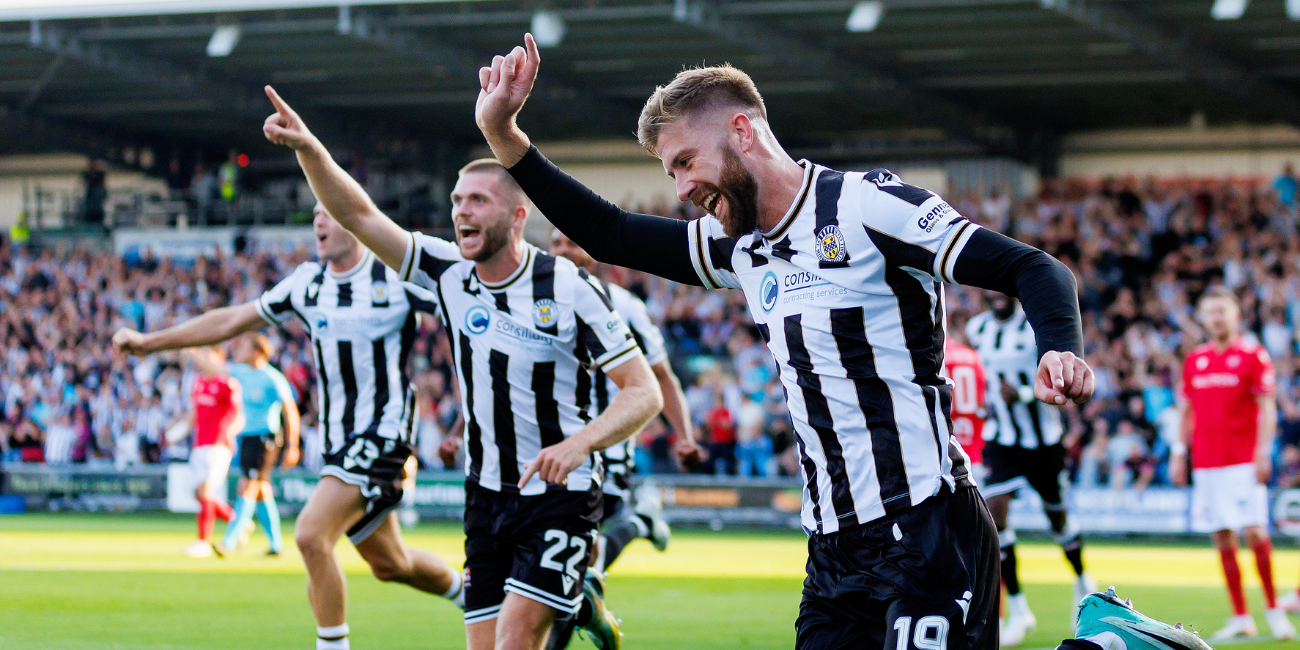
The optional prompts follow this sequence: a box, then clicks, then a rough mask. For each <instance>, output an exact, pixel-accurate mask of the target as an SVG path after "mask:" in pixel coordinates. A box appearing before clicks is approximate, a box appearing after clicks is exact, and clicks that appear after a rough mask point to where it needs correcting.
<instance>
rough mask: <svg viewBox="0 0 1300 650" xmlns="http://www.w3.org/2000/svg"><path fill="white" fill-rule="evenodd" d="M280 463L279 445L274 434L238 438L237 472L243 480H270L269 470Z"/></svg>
mask: <svg viewBox="0 0 1300 650" xmlns="http://www.w3.org/2000/svg"><path fill="white" fill-rule="evenodd" d="M279 461H280V445H279V443H278V440H277V438H276V435H275V434H274V433H263V434H253V435H247V436H240V437H239V472H240V474H242V475H243V477H244V478H247V479H252V480H257V479H269V478H271V468H273V467H275V464H276V463H277V462H279Z"/></svg>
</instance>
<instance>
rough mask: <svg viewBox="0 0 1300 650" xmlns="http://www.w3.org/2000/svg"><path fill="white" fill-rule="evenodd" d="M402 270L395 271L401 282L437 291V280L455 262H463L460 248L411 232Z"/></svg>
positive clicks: (441, 240)
mask: <svg viewBox="0 0 1300 650" xmlns="http://www.w3.org/2000/svg"><path fill="white" fill-rule="evenodd" d="M408 234H409V235H410V236H411V240H410V242H408V243H407V245H406V255H405V256H403V257H402V268H400V269H398V270H397V274H398V277H400V278H401V279H402V281H403V282H411V283H414V284H416V285H419V286H421V287H424V288H425V289H429V290H431V291H436V290H437V285H438V279H439V278H440V277H442V274H443V273H444V272H446V271H447V269H449V268H451V267H452V265H454V264H456V263H457V262H463V261H465V258H463V257H461V256H460V248H459V247H457V246H456V244H454V243H452V242H449V241H447V240H445V239H438V238H437V237H430V236H428V235H426V234H424V233H421V232H415V231H411V232H410V233H408Z"/></svg>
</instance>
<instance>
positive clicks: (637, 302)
mask: <svg viewBox="0 0 1300 650" xmlns="http://www.w3.org/2000/svg"><path fill="white" fill-rule="evenodd" d="M610 298H611V299H613V303H614V309H616V310H618V313H619V315H621V316H622V317H623V320H624V321H626V322H627V326H628V329H630V330H631V331H632V340H634V341H636V344H637V347H639V348H641V353H642V354H644V355H645V360H646V363H648V364H650V365H652V366H653V365H654V364H656V363H659V362H660V361H663V360H664V359H667V358H668V350H667V348H666V347H665V346H664V335H663V333H662V332H660V331H659V327H658V326H656V325H655V324H654V321H652V320H650V311H649V310H648V309H646V306H645V303H644V302H641V299H640V298H637V297H636V296H635V295H634V294H633V293H632V292H630V291H628V290H627V289H624V288H623V287H619V286H617V285H613V286H611V287H610Z"/></svg>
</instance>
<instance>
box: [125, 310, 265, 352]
mask: <svg viewBox="0 0 1300 650" xmlns="http://www.w3.org/2000/svg"><path fill="white" fill-rule="evenodd" d="M266 325H267V322H266V321H265V320H263V319H262V317H261V315H259V314H258V313H257V306H256V303H253V302H246V303H244V304H242V305H235V306H232V307H222V308H221V309H214V310H212V311H210V312H208V313H206V314H203V315H202V316H199V317H197V318H193V319H190V320H188V321H185V322H184V323H181V324H180V325H174V326H172V327H168V328H167V329H163V330H158V331H157V332H150V333H148V334H143V333H141V332H137V331H135V330H132V329H126V328H122V329H120V330H118V331H117V332H116V333H115V334H113V345H114V346H116V347H117V349H119V350H121V351H123V352H126V353H127V354H136V355H145V354H152V353H154V352H161V351H163V350H176V349H180V348H192V347H195V346H200V345H213V344H215V343H220V342H222V341H226V340H229V339H232V338H234V337H236V336H239V335H240V334H243V333H245V332H256V331H257V330H260V329H262V328H263V327H266Z"/></svg>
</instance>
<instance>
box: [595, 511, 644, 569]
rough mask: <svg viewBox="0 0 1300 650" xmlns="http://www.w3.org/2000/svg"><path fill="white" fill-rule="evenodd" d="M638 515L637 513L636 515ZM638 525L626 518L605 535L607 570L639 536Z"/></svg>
mask: <svg viewBox="0 0 1300 650" xmlns="http://www.w3.org/2000/svg"><path fill="white" fill-rule="evenodd" d="M634 516H637V515H634ZM637 533H638V531H637V526H636V523H634V522H633V521H632V520H631V519H624V520H622V521H620V522H618V524H616V525H615V526H614V527H613V528H611V529H610V530H609V532H607V533H605V534H604V535H603V536H604V538H605V570H606V571H609V567H611V566H613V564H614V560H617V559H618V556H619V555H620V554H621V553H622V552H623V548H624V547H626V546H627V545H628V544H631V543H632V540H634V539H636V538H637V537H639V535H638V534H637Z"/></svg>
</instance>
